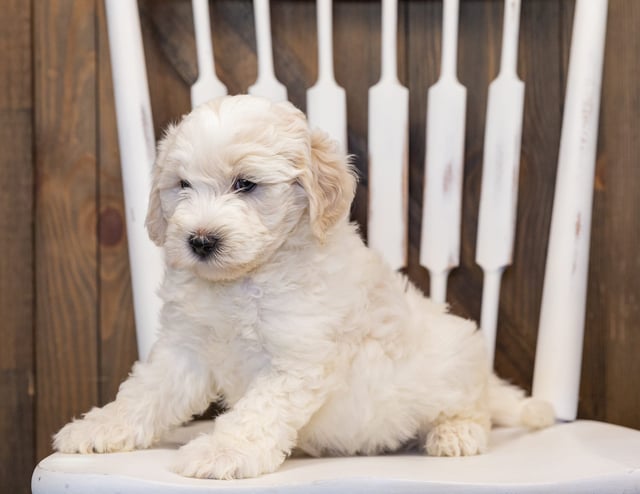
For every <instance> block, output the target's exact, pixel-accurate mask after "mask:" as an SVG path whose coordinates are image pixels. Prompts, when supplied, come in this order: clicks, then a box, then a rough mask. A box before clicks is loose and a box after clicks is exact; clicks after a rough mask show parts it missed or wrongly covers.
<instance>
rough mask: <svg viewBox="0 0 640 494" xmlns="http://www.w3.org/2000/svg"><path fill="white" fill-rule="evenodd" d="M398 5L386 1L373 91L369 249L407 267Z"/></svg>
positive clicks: (405, 123) (405, 97) (405, 106)
mask: <svg viewBox="0 0 640 494" xmlns="http://www.w3.org/2000/svg"><path fill="white" fill-rule="evenodd" d="M397 19H398V5H397V0H383V1H382V68H381V74H382V75H381V77H380V80H379V81H378V83H377V84H375V85H374V86H372V87H371V88H369V218H368V238H369V246H370V247H372V248H373V249H375V250H376V251H378V252H379V253H380V254H382V256H383V257H384V258H385V259H386V261H387V262H388V263H389V264H390V265H391V267H392V268H394V269H399V268H402V267H404V266H406V265H407V221H408V219H407V200H408V197H407V196H408V193H407V190H408V189H407V187H408V183H407V176H408V171H407V168H408V161H407V153H408V145H409V90H408V89H407V88H406V87H404V86H402V85H401V84H400V81H399V80H398V73H397V70H398V68H397V53H396V36H397Z"/></svg>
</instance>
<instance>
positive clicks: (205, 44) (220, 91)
mask: <svg viewBox="0 0 640 494" xmlns="http://www.w3.org/2000/svg"><path fill="white" fill-rule="evenodd" d="M192 6H193V24H194V29H195V35H196V50H197V55H198V79H197V80H196V82H195V83H194V84H193V86H191V106H192V107H195V106H198V105H199V104H201V103H204V102H205V101H208V100H210V99H213V98H217V97H220V96H225V95H226V94H227V93H228V91H227V86H225V85H224V84H223V83H222V81H221V80H220V79H218V76H217V75H216V69H215V57H214V54H213V44H212V42H211V23H210V22H209V0H193V2H192Z"/></svg>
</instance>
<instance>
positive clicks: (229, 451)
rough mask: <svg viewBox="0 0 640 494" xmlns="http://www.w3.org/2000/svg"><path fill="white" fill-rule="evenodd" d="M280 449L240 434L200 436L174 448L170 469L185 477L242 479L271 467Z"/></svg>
mask: <svg viewBox="0 0 640 494" xmlns="http://www.w3.org/2000/svg"><path fill="white" fill-rule="evenodd" d="M284 458H285V454H284V452H282V451H277V450H273V449H271V450H269V449H260V447H259V446H258V445H256V444H255V443H252V442H249V441H247V440H246V439H243V438H242V437H226V436H225V437H219V435H216V433H215V432H214V433H212V434H207V435H204V436H200V437H198V438H196V439H194V440H192V441H190V442H188V443H187V444H185V445H184V446H182V447H181V448H180V449H179V450H178V458H177V460H176V462H175V463H174V465H173V470H174V471H175V472H176V473H178V474H180V475H184V476H185V477H198V478H205V479H222V480H229V479H242V478H248V477H257V476H258V475H261V474H263V473H270V472H273V471H275V470H276V469H277V468H278V467H279V466H280V465H281V464H282V462H283V461H284Z"/></svg>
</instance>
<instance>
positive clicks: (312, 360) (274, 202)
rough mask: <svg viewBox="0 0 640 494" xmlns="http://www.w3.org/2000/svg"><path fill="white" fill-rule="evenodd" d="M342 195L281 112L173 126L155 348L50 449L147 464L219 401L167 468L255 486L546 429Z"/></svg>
mask: <svg viewBox="0 0 640 494" xmlns="http://www.w3.org/2000/svg"><path fill="white" fill-rule="evenodd" d="M354 190H355V179H354V174H353V173H352V170H351V169H350V167H349V165H348V163H347V157H346V156H345V155H344V154H341V153H339V152H338V151H337V148H336V146H335V144H334V143H333V141H331V140H330V139H328V138H327V136H326V135H325V134H323V133H320V132H311V131H310V130H309V128H308V126H307V122H306V120H305V118H304V115H303V114H302V113H301V112H300V111H299V110H297V109H295V108H294V107H293V106H292V105H290V104H288V103H280V104H273V103H271V102H269V101H267V100H265V99H261V98H256V97H252V96H234V97H226V98H222V99H218V100H216V101H213V102H210V103H207V104H205V105H203V106H200V107H199V108H197V109H195V110H194V111H193V112H192V113H190V114H189V115H187V116H186V117H185V118H184V119H183V120H182V122H180V124H179V125H177V126H173V127H170V128H169V129H168V131H167V133H166V135H165V137H164V139H163V140H162V142H161V143H160V145H159V151H158V159H157V162H156V165H155V170H154V175H153V190H152V192H151V198H150V205H149V214H148V217H147V226H148V230H149V234H150V236H151V238H152V239H153V240H154V241H155V242H156V243H157V244H158V245H161V246H163V247H164V250H165V258H166V264H167V268H166V275H165V280H164V283H163V285H162V288H161V290H160V294H161V297H162V299H163V301H164V307H163V310H162V313H161V329H160V336H159V339H158V342H157V343H156V344H155V346H154V347H153V350H152V353H151V356H150V357H149V360H148V361H147V362H140V363H137V364H136V365H135V366H134V368H133V371H132V373H131V376H130V377H129V378H128V379H127V380H126V381H125V382H124V383H123V384H122V386H121V387H120V391H119V392H118V395H117V398H116V400H115V401H114V402H113V403H110V404H108V405H106V406H105V407H103V408H94V409H93V410H91V411H90V412H89V413H87V414H86V415H85V416H84V418H82V419H81V420H75V421H73V422H72V423H70V424H67V425H66V426H65V427H63V428H62V429H61V430H60V431H59V432H58V433H57V434H56V436H55V439H54V446H55V448H56V449H57V450H59V451H63V452H80V453H90V452H98V453H102V452H110V451H122V450H131V449H133V448H146V447H148V446H150V445H151V444H152V443H153V442H154V441H155V440H156V439H157V438H159V437H160V436H161V435H162V434H163V433H165V432H166V431H167V430H169V429H170V428H172V427H175V426H177V425H179V424H181V423H183V422H185V421H188V420H189V419H190V417H191V416H192V415H193V414H197V413H199V412H202V411H203V410H204V409H206V408H207V405H208V404H209V403H210V402H211V401H213V400H216V399H220V398H222V399H224V402H225V403H226V404H227V406H228V407H229V409H228V411H227V412H226V413H224V414H223V415H221V416H219V417H218V418H216V419H215V425H214V429H213V432H212V433H211V434H208V435H203V436H200V437H198V438H197V439H194V440H193V441H191V442H189V443H188V444H186V445H185V446H183V447H182V448H181V449H180V450H179V451H178V453H177V457H176V463H175V465H174V468H175V470H176V471H177V472H179V473H181V474H183V475H187V476H193V477H208V478H218V479H230V478H242V477H253V476H257V475H260V474H263V473H266V472H272V471H274V470H276V469H277V468H278V467H279V465H281V464H282V462H283V461H284V459H285V458H286V457H287V455H288V454H289V453H290V452H291V450H292V448H294V447H298V448H300V449H302V450H304V451H306V452H307V453H309V454H311V455H323V454H338V455H353V454H375V453H379V452H385V451H393V450H396V449H398V448H399V447H401V446H403V445H404V444H406V443H408V442H411V441H414V440H415V439H418V440H419V441H420V444H421V445H422V446H423V447H424V448H425V449H426V452H427V453H428V454H431V455H440V456H443V455H446V456H458V455H474V454H477V453H480V452H482V451H484V450H485V449H486V447H487V438H488V433H489V429H490V427H491V423H492V422H493V423H496V424H503V425H524V426H528V427H531V428H535V427H544V426H546V425H549V424H550V423H551V422H552V421H553V413H552V410H551V408H550V406H549V405H548V404H546V403H545V402H540V401H536V400H534V399H532V398H525V397H524V394H523V392H522V391H521V390H519V389H517V388H515V387H512V386H510V385H508V384H506V383H504V382H502V381H500V380H499V379H498V378H496V377H495V376H494V375H493V374H492V373H491V372H490V371H489V366H488V363H487V357H486V355H485V350H484V343H483V340H482V336H481V334H480V333H479V332H478V331H477V330H476V327H475V326H474V324H473V323H472V322H470V321H466V320H463V319H461V318H459V317H456V316H453V315H450V314H447V312H446V307H444V306H441V305H437V304H435V303H433V302H431V301H430V300H429V299H427V298H425V297H424V296H423V295H422V294H421V293H420V292H419V290H418V289H416V288H415V287H414V286H413V285H412V284H411V283H410V282H409V281H408V280H407V279H406V278H405V277H404V276H402V275H400V274H397V273H395V272H393V271H392V270H391V269H390V268H389V267H388V266H387V265H386V264H385V263H384V262H383V261H382V260H381V258H380V257H379V256H378V255H377V254H376V253H375V252H373V251H371V250H369V249H367V248H366V247H365V246H364V244H363V242H362V240H361V239H360V237H359V235H358V233H357V229H356V227H355V226H354V225H353V224H351V223H349V222H348V219H347V216H348V212H349V206H350V204H351V201H352V199H353V196H354ZM436 240H437V239H436Z"/></svg>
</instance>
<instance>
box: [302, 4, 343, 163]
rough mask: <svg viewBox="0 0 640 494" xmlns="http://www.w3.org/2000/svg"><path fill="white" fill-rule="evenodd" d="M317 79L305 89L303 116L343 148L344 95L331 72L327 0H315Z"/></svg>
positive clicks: (330, 31)
mask: <svg viewBox="0 0 640 494" xmlns="http://www.w3.org/2000/svg"><path fill="white" fill-rule="evenodd" d="M316 11H317V16H318V80H317V82H316V83H315V85H314V86H313V87H311V88H309V89H308V90H307V116H308V117H309V124H310V125H311V127H312V128H315V127H317V128H320V129H322V130H324V131H325V132H327V133H328V134H329V135H330V136H331V137H333V138H334V139H335V140H336V141H338V144H339V145H340V150H341V151H343V152H345V153H346V152H347V96H346V93H345V90H344V89H343V88H342V87H340V86H339V85H338V83H337V82H336V80H335V77H334V75H333V32H332V9H331V0H317V2H316Z"/></svg>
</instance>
